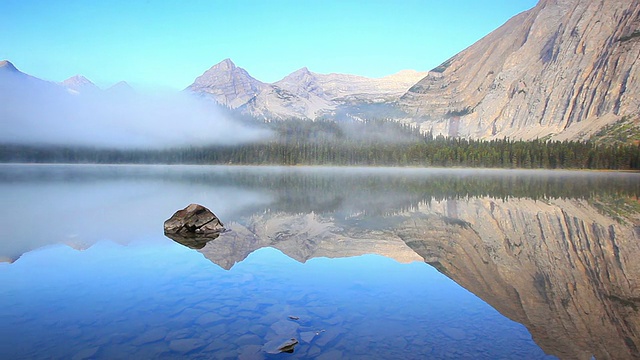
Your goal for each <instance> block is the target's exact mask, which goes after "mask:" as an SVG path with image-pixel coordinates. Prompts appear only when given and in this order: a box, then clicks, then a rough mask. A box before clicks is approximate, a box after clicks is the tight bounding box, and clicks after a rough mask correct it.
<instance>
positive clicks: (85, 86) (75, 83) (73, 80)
mask: <svg viewBox="0 0 640 360" xmlns="http://www.w3.org/2000/svg"><path fill="white" fill-rule="evenodd" d="M62 86H64V87H66V88H67V89H69V90H71V91H73V92H79V93H82V92H86V91H96V90H99V89H98V87H97V86H96V85H95V84H94V83H93V82H91V80H89V79H87V78H86V77H84V76H82V75H74V76H72V77H70V78H68V79H66V80H64V81H63V82H62Z"/></svg>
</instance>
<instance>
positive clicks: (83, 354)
mask: <svg viewBox="0 0 640 360" xmlns="http://www.w3.org/2000/svg"><path fill="white" fill-rule="evenodd" d="M98 350H100V347H98V346H95V347H91V348H87V349H83V350H80V351H78V352H77V353H76V354H75V355H74V356H73V358H72V359H73V360H85V359H91V358H94V357H95V355H96V353H97V352H98Z"/></svg>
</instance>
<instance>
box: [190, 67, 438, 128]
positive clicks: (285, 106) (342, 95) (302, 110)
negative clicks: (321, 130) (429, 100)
mask: <svg viewBox="0 0 640 360" xmlns="http://www.w3.org/2000/svg"><path fill="white" fill-rule="evenodd" d="M426 74H427V73H426V72H418V71H414V70H403V71H400V72H398V73H396V74H393V75H389V76H385V77H382V78H367V77H364V76H357V75H347V74H318V73H314V72H311V71H309V69H307V68H306V67H305V68H302V69H299V70H296V71H294V72H293V73H291V74H289V75H287V76H285V77H284V78H283V79H282V80H280V81H277V82H275V83H272V84H267V83H263V82H260V81H258V80H256V79H254V78H253V77H251V75H249V73H248V72H247V71H246V70H244V69H242V68H240V67H237V66H236V65H235V64H234V63H233V62H232V61H231V60H230V59H226V60H223V61H222V62H220V63H218V64H216V65H214V66H213V67H211V68H210V69H209V70H207V71H206V72H205V73H204V74H202V76H200V77H198V78H197V79H196V80H195V81H194V83H193V84H191V85H190V86H189V87H187V89H186V90H187V91H189V92H191V93H195V94H197V95H200V96H203V97H208V98H211V99H213V100H214V101H216V102H217V103H219V104H221V105H224V106H227V107H229V108H231V109H238V110H239V111H242V112H244V113H248V114H251V115H253V116H257V117H263V118H280V119H286V118H292V117H296V118H307V119H316V118H318V117H322V116H329V117H331V116H333V115H334V113H335V111H336V110H337V109H339V108H340V107H344V106H349V105H353V104H379V103H391V102H394V101H397V100H398V98H399V97H400V96H401V95H402V94H404V93H405V92H406V91H407V90H408V89H409V88H410V87H411V86H412V85H413V84H415V83H416V82H417V81H418V80H420V79H421V78H423V77H424V76H425V75H426Z"/></svg>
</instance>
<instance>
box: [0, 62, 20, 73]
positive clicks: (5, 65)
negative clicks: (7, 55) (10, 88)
mask: <svg viewBox="0 0 640 360" xmlns="http://www.w3.org/2000/svg"><path fill="white" fill-rule="evenodd" d="M0 70H2V71H11V72H20V71H19V70H18V69H16V67H15V66H13V64H12V63H11V61H9V60H2V61H0Z"/></svg>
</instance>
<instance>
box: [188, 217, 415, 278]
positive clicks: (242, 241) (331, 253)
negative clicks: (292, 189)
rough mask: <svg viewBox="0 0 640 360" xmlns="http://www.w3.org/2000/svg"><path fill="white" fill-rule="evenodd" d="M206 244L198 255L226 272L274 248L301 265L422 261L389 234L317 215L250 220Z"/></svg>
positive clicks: (232, 226)
mask: <svg viewBox="0 0 640 360" xmlns="http://www.w3.org/2000/svg"><path fill="white" fill-rule="evenodd" d="M228 227H229V228H230V229H231V231H229V232H227V233H223V234H221V235H220V237H218V238H217V239H216V240H214V241H211V242H209V243H207V245H206V246H205V247H204V248H202V249H200V250H199V251H200V252H201V253H203V254H204V256H205V257H206V258H208V259H209V260H211V261H212V262H214V263H216V264H218V265H220V267H222V268H224V269H230V268H231V267H232V266H233V265H234V264H236V263H238V262H240V261H242V260H244V259H245V258H246V257H247V256H249V254H251V253H252V252H253V251H255V250H257V249H260V248H263V247H272V248H275V249H278V250H280V251H282V252H283V253H284V254H286V255H287V256H289V257H291V258H292V259H295V260H297V261H299V262H306V261H307V260H309V259H311V258H317V257H328V258H339V257H350V256H358V255H364V254H379V255H383V256H386V257H389V258H392V259H395V260H396V261H398V262H402V263H408V262H412V261H422V258H421V257H420V256H419V255H418V254H416V253H415V252H414V251H413V250H411V248H410V247H408V246H407V245H406V244H405V243H404V242H403V241H402V240H401V239H400V238H398V237H397V236H394V234H393V232H392V231H390V230H380V231H364V230H357V229H356V228H347V227H343V226H340V225H338V224H336V222H334V220H333V219H332V218H331V217H330V216H322V215H317V214H314V213H309V214H287V213H266V214H256V215H253V216H251V217H250V218H249V219H247V220H246V221H243V224H240V223H232V224H230V225H229V226H228Z"/></svg>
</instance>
